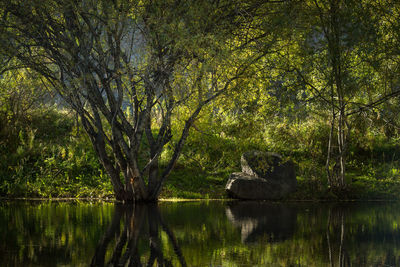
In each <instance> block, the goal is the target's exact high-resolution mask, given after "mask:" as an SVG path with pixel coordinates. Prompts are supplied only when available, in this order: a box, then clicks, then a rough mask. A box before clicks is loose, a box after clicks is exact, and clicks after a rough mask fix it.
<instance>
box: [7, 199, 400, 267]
mask: <svg viewBox="0 0 400 267" xmlns="http://www.w3.org/2000/svg"><path fill="white" fill-rule="evenodd" d="M157 264H159V265H157ZM0 266H400V203H375V202H368V203H347V204H343V203H342V204H328V203H325V204H321V203H318V204H315V203H314V204H306V203H303V204H294V203H289V204H278V203H266V202H185V203H159V204H158V206H157V205H143V206H135V207H134V206H122V205H118V204H113V203H88V202H84V203H76V202H8V201H7V202H0Z"/></svg>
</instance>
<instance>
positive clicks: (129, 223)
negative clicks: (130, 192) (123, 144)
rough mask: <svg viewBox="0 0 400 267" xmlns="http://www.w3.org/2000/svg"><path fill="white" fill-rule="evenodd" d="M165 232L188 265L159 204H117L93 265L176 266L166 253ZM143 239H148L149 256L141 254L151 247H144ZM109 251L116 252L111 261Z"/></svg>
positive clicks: (178, 257) (113, 253)
mask: <svg viewBox="0 0 400 267" xmlns="http://www.w3.org/2000/svg"><path fill="white" fill-rule="evenodd" d="M121 222H122V225H123V226H122V227H121ZM146 228H147V229H146ZM162 233H163V234H164V236H166V237H167V240H168V241H169V242H170V244H171V245H172V247H173V250H174V252H175V256H176V259H177V260H178V261H179V263H180V265H181V266H186V262H185V259H184V257H183V255H182V251H181V249H180V247H179V245H178V242H177V240H176V238H175V236H174V234H173V232H172V231H171V230H170V229H169V227H168V226H167V224H166V223H165V222H164V220H163V218H162V217H161V215H160V212H159V209H158V206H157V204H151V205H116V206H115V212H114V216H113V218H112V222H111V224H110V226H109V227H108V229H107V231H106V232H105V234H104V236H103V237H102V238H101V240H100V242H99V244H98V246H97V248H96V253H95V255H94V257H93V259H92V262H91V266H154V265H155V264H157V265H156V266H173V264H172V259H170V258H168V257H165V256H164V251H163V243H162V242H161V240H160V237H161V236H162ZM140 238H144V239H147V240H148V250H149V251H150V252H149V253H150V254H149V255H148V257H142V256H143V255H141V252H143V251H145V252H144V253H142V254H146V250H147V249H146V248H145V249H144V250H143V249H142V247H141V244H140ZM108 251H112V252H111V254H110V256H109V258H110V259H109V260H108V262H107V260H106V256H107V253H108Z"/></svg>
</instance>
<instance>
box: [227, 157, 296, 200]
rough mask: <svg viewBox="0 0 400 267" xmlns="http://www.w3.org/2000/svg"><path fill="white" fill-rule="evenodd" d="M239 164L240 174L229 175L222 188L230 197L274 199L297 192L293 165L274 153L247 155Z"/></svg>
mask: <svg viewBox="0 0 400 267" xmlns="http://www.w3.org/2000/svg"><path fill="white" fill-rule="evenodd" d="M241 165H242V172H240V173H232V174H231V176H230V177H229V180H228V182H227V184H226V187H225V189H226V191H227V192H228V194H229V195H230V196H231V197H233V198H239V199H259V200H260V199H265V200H277V199H281V198H284V197H286V196H287V195H288V194H290V193H292V192H294V191H296V188H297V180H296V173H295V168H294V164H293V163H292V162H291V161H285V160H283V159H282V157H281V156H280V155H278V154H276V153H271V152H262V151H249V152H246V153H244V154H243V155H242V158H241Z"/></svg>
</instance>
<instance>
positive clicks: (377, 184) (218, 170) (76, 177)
mask: <svg viewBox="0 0 400 267" xmlns="http://www.w3.org/2000/svg"><path fill="white" fill-rule="evenodd" d="M7 123H8V125H7ZM2 124H3V127H2V128H1V131H0V134H1V136H0V137H1V139H0V140H1V143H0V149H1V151H2V153H1V154H0V157H1V158H0V161H1V163H0V177H1V180H0V196H2V197H11V198H12V197H43V198H56V197H61V198H69V197H72V198H75V197H76V198H79V197H96V198H112V186H111V183H110V181H109V179H108V177H107V175H106V174H105V172H104V171H103V169H102V166H101V164H100V163H99V161H98V160H97V157H96V155H95V153H94V151H93V148H92V146H91V144H90V142H89V140H88V138H87V137H86V135H85V134H84V133H83V132H82V130H81V129H80V127H78V126H77V125H79V124H77V122H76V121H75V118H74V117H73V116H72V115H70V114H69V113H66V112H61V111H58V110H55V109H47V110H36V111H35V112H32V114H31V115H30V116H29V118H25V120H24V121H23V123H14V124H13V125H10V122H7V120H6V119H5V118H3V119H2ZM4 125H5V126H6V127H5V126H4ZM235 127H236V128H237V127H240V125H239V126H238V125H236V126H235V125H234V124H232V125H229V127H228V126H224V127H222V126H219V128H218V129H217V130H215V129H214V131H209V130H207V129H209V126H208V125H206V124H205V125H198V126H197V127H196V128H197V129H194V130H192V132H191V135H190V137H189V139H188V141H187V145H186V147H185V148H184V150H183V152H182V156H181V158H180V160H179V162H178V164H177V165H176V168H175V170H174V171H173V172H172V173H171V175H170V177H169V178H168V180H167V183H166V185H165V187H164V189H163V191H162V194H161V198H164V199H165V198H184V199H224V198H227V196H226V194H225V184H226V182H227V180H228V177H229V175H230V173H232V172H237V171H240V155H241V154H242V153H243V152H245V151H247V150H250V149H261V150H270V151H276V152H279V153H281V154H283V155H284V156H286V157H289V158H291V159H292V160H293V161H294V162H295V163H296V165H297V177H298V191H297V192H296V193H295V194H293V195H292V196H290V197H289V199H288V200H351V199H360V200H364V199H385V200H389V199H400V164H399V156H400V153H398V151H399V146H398V145H397V143H398V142H397V140H396V139H394V138H392V139H385V138H384V137H383V136H381V135H375V136H371V135H369V136H368V135H367V136H364V137H363V139H362V140H360V142H358V143H359V144H362V145H355V146H353V147H352V148H351V150H350V154H351V157H350V161H349V163H348V176H347V178H348V184H349V186H348V188H347V190H346V191H344V192H340V193H335V192H331V191H330V190H329V188H328V187H327V183H326V179H325V173H324V157H323V155H324V140H323V139H324V131H325V129H324V128H323V127H322V128H321V129H320V130H319V131H316V130H310V129H315V128H316V127H313V128H311V127H308V126H307V125H306V126H304V127H299V126H298V125H297V126H293V127H292V128H288V127H287V124H277V125H274V126H273V127H272V126H271V128H270V129H267V130H266V131H265V133H266V134H268V135H258V136H255V135H254V134H253V135H250V134H249V135H247V136H244V137H243V136H241V137H240V138H237V136H238V134H237V129H236V128H235ZM235 129H236V130H235ZM177 130H179V129H177ZM248 131H250V130H248ZM242 133H243V129H242ZM356 144H357V143H356ZM172 145H173V144H172ZM169 153H171V147H168V148H167V149H166V151H165V152H164V153H163V154H162V156H161V160H163V159H164V158H167V157H168V156H169ZM396 153H397V154H396Z"/></svg>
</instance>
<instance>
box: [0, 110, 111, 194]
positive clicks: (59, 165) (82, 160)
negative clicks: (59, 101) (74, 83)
mask: <svg viewBox="0 0 400 267" xmlns="http://www.w3.org/2000/svg"><path fill="white" fill-rule="evenodd" d="M3 123H4V122H3ZM5 125H6V126H7V124H5ZM81 131H82V130H80V132H77V129H76V127H75V126H74V120H73V118H72V117H71V116H70V115H68V114H67V113H65V112H60V111H57V110H54V109H46V110H43V109H40V110H34V111H33V112H32V113H31V114H30V119H29V123H27V124H26V125H25V126H24V128H21V129H20V130H19V131H18V132H17V133H14V134H10V135H9V136H8V137H7V139H2V140H3V141H4V145H3V147H2V148H3V151H5V153H2V154H0V157H1V158H0V160H1V163H0V176H1V177H2V180H1V184H0V194H1V195H3V196H19V197H20V196H28V197H33V196H35V197H99V196H106V195H109V194H110V193H111V191H112V188H111V185H110V183H109V181H108V178H107V176H106V175H105V174H104V172H103V170H102V167H101V165H100V163H99V162H98V159H97V157H96V155H95V153H94V151H93V148H92V146H91V143H90V141H89V140H88V138H87V137H86V135H84V134H83V133H82V132H81ZM3 138H4V137H3Z"/></svg>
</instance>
